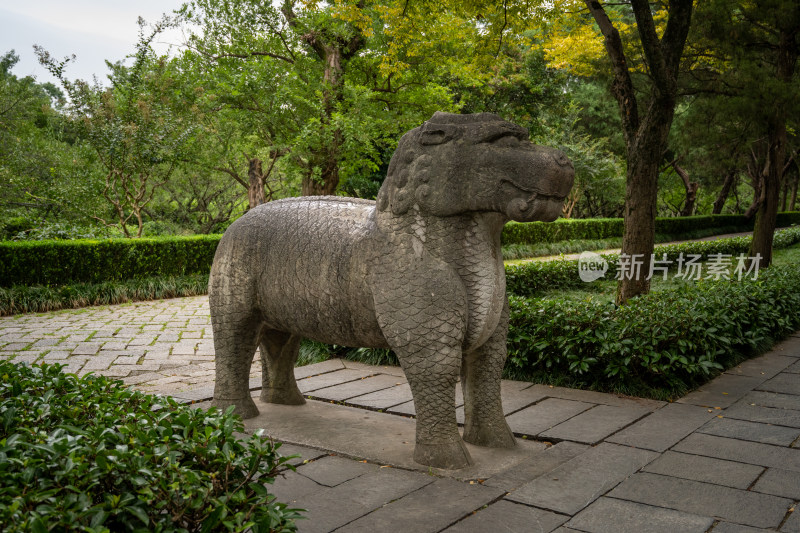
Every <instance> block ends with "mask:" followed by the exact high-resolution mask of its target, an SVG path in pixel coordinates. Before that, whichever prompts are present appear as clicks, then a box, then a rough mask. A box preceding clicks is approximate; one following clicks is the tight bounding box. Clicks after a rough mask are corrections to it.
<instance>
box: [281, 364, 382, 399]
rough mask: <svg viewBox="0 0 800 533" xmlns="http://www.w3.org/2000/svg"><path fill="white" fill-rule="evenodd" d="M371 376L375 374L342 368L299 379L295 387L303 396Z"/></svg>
mask: <svg viewBox="0 0 800 533" xmlns="http://www.w3.org/2000/svg"><path fill="white" fill-rule="evenodd" d="M373 375H375V372H371V371H369V370H351V369H348V368H344V369H342V370H336V371H334V372H327V373H325V374H318V375H315V376H311V377H308V378H303V379H300V380H298V381H297V387H298V388H299V389H300V392H302V393H303V394H305V395H310V394H311V393H315V392H317V391H319V390H320V389H324V388H326V387H333V386H335V385H341V384H343V383H347V382H349V381H356V380H361V379H364V378H366V377H370V376H373Z"/></svg>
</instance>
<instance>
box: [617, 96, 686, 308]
mask: <svg viewBox="0 0 800 533" xmlns="http://www.w3.org/2000/svg"><path fill="white" fill-rule="evenodd" d="M673 111H674V100H672V101H670V100H667V101H656V100H654V101H653V102H652V103H651V105H650V109H649V110H648V113H647V115H646V116H645V118H644V120H643V121H642V125H641V127H640V133H639V136H638V138H637V139H636V142H635V144H634V145H633V146H632V147H629V148H628V173H627V183H626V188H625V212H624V215H623V219H624V221H623V228H624V231H623V235H622V252H621V254H622V256H623V257H627V258H629V261H630V263H629V265H630V266H631V267H632V268H631V269H629V270H628V272H627V273H624V274H627V275H623V276H622V277H621V279H620V280H619V284H618V285H617V297H616V301H617V304H618V305H622V304H624V303H625V302H627V301H628V300H629V299H630V298H633V297H634V296H638V295H640V294H645V293H647V292H649V291H650V280H649V279H647V277H648V276H647V274H648V273H649V271H650V263H651V260H652V254H653V249H654V247H655V234H656V213H657V196H658V195H657V193H658V174H659V170H660V162H661V159H662V157H663V154H664V149H665V148H666V146H667V135H668V134H669V128H670V125H671V124H672V116H673ZM634 265H638V272H637V269H636V267H634Z"/></svg>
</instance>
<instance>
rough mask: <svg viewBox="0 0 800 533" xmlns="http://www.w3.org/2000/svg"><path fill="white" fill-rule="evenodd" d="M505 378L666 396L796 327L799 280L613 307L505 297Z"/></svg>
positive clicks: (749, 283)
mask: <svg viewBox="0 0 800 533" xmlns="http://www.w3.org/2000/svg"><path fill="white" fill-rule="evenodd" d="M510 304H511V323H510V326H509V341H508V347H509V359H508V362H507V366H506V370H507V373H508V374H510V375H512V376H524V377H527V378H530V377H531V376H536V375H538V376H539V377H541V378H543V380H545V381H546V380H547V379H551V378H552V376H562V377H563V376H565V377H566V378H567V379H568V381H569V384H570V385H573V386H580V387H588V388H594V389H598V390H607V391H608V390H621V391H628V392H629V393H639V394H647V390H652V389H662V390H663V389H667V390H670V391H673V392H674V395H675V396H678V395H681V394H683V393H685V392H686V391H687V390H689V389H690V388H691V387H692V386H694V385H696V384H698V383H700V382H702V381H705V380H707V379H708V376H709V374H712V373H715V372H717V371H719V370H721V369H723V368H729V367H731V366H733V365H735V364H737V363H738V362H739V361H740V360H742V359H744V358H746V357H749V356H752V355H754V354H755V353H758V352H759V351H761V350H763V349H765V348H766V347H768V346H769V344H770V343H771V342H772V341H773V340H777V339H780V338H783V337H785V336H786V335H787V334H789V333H790V332H792V331H796V330H797V329H798V327H800V313H799V312H798V309H800V270H798V269H797V268H796V267H794V266H773V267H771V268H769V269H767V270H765V271H763V273H762V274H760V276H759V278H758V280H751V279H743V280H742V281H700V282H698V283H696V284H691V285H686V286H683V287H681V288H679V289H676V290H670V291H658V292H652V293H650V294H646V295H643V296H639V297H637V298H634V299H632V300H631V301H629V302H628V304H627V305H625V306H622V307H618V308H617V307H615V306H614V305H613V304H603V303H599V302H593V301H581V302H574V301H568V300H562V299H553V300H550V299H528V298H520V297H517V296H511V297H510Z"/></svg>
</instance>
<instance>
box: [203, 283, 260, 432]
mask: <svg viewBox="0 0 800 533" xmlns="http://www.w3.org/2000/svg"><path fill="white" fill-rule="evenodd" d="M222 298H224V295H223V296H222V297H219V296H215V295H214V293H213V292H212V294H211V295H210V296H209V305H210V307H211V325H212V327H213V329H214V352H215V354H216V357H215V362H216V372H215V373H216V381H215V383H214V400H213V401H212V402H211V404H212V405H213V406H215V407H219V408H221V409H225V408H227V407H229V406H231V405H233V406H234V413H236V414H238V415H240V416H241V417H242V418H252V417H254V416H256V415H258V408H257V407H256V404H255V403H254V402H253V398H251V396H250V366H251V365H252V363H253V356H254V355H255V353H256V347H257V346H258V339H259V335H260V329H261V321H260V319H259V318H258V315H257V313H256V312H255V310H254V309H247V308H245V309H242V307H243V304H235V303H234V302H232V301H231V300H233V299H232V298H231V299H227V300H228V301H223V302H221V301H220V300H221V299H222ZM245 301H246V299H245Z"/></svg>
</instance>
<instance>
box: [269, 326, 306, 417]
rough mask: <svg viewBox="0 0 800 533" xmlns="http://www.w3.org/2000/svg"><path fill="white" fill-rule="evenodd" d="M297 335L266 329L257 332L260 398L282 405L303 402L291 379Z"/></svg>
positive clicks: (298, 348) (297, 346)
mask: <svg viewBox="0 0 800 533" xmlns="http://www.w3.org/2000/svg"><path fill="white" fill-rule="evenodd" d="M300 340H301V337H298V336H297V335H292V334H290V333H284V332H283V331H276V330H267V331H264V332H263V333H262V335H261V343H260V345H259V346H260V348H261V369H262V374H261V379H262V389H261V401H263V402H268V403H281V404H285V405H302V404H304V403H306V400H305V398H303V395H302V394H300V389H298V388H297V382H296V381H295V379H294V365H295V363H296V362H297V355H298V354H299V352H300Z"/></svg>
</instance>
